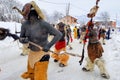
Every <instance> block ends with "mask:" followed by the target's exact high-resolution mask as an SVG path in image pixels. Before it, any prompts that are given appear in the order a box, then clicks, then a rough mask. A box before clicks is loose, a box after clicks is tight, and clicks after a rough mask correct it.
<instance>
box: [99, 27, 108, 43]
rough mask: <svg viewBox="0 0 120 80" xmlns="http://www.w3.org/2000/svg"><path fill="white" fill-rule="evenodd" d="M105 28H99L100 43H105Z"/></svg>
mask: <svg viewBox="0 0 120 80" xmlns="http://www.w3.org/2000/svg"><path fill="white" fill-rule="evenodd" d="M105 38H106V30H105V28H100V30H99V39H100V42H101V44H103V45H105Z"/></svg>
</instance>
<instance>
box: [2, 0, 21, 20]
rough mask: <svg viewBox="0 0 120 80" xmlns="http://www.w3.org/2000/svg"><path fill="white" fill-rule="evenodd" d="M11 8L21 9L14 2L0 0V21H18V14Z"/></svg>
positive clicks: (17, 3) (11, 0)
mask: <svg viewBox="0 0 120 80" xmlns="http://www.w3.org/2000/svg"><path fill="white" fill-rule="evenodd" d="M13 6H17V7H19V8H20V7H21V4H20V3H19V2H18V1H17V2H16V1H15V0H0V21H18V19H20V18H21V16H20V14H19V13H18V12H17V11H15V10H13V9H12V8H13Z"/></svg>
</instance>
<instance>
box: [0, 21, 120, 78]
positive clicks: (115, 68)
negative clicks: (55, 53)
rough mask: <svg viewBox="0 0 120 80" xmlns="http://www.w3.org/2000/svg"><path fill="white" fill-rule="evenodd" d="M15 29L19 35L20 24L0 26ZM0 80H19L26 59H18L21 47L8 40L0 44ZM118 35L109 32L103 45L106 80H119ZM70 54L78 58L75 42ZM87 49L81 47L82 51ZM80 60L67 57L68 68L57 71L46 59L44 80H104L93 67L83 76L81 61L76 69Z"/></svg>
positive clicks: (119, 43)
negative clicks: (45, 76)
mask: <svg viewBox="0 0 120 80" xmlns="http://www.w3.org/2000/svg"><path fill="white" fill-rule="evenodd" d="M15 26H16V27H17V31H20V26H21V24H20V23H15V22H0V27H5V28H8V29H10V31H11V32H12V33H15ZM0 44H1V46H0V68H1V71H0V80H22V78H21V77H20V75H21V74H22V73H23V72H24V71H26V66H27V56H21V55H20V54H21V52H22V50H21V47H22V44H20V43H19V42H18V41H13V39H12V38H10V37H7V38H6V39H5V40H2V41H0ZM119 45H120V31H118V30H115V32H112V34H111V39H110V40H106V45H103V48H104V51H105V52H104V54H103V58H104V60H105V65H106V69H107V71H108V73H109V74H110V79H109V80H120V70H119V68H120V64H119V63H120V53H119V52H120V46H119ZM72 46H73V50H69V49H68V48H67V51H68V52H71V53H76V54H80V55H81V53H82V47H83V45H82V44H79V41H78V40H74V41H73V43H72ZM86 47H87V45H86V46H85V48H86ZM85 57H87V50H86V49H85ZM79 60H80V57H74V56H70V59H69V62H68V66H66V67H63V68H62V67H59V66H58V63H54V62H53V59H52V58H50V61H49V67H48V80H106V79H104V78H102V77H101V76H100V73H99V69H98V68H97V66H95V69H94V71H93V72H83V71H82V70H81V69H82V67H83V66H84V65H85V64H86V61H85V59H84V61H83V64H82V65H81V66H80V65H79Z"/></svg>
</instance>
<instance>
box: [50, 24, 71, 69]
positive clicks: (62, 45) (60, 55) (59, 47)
mask: <svg viewBox="0 0 120 80" xmlns="http://www.w3.org/2000/svg"><path fill="white" fill-rule="evenodd" d="M64 26H65V25H64V24H63V23H62V22H60V23H59V24H58V29H59V31H60V32H61V33H62V34H63V36H62V38H61V39H60V40H59V41H58V42H57V43H56V44H55V50H54V52H55V53H53V54H52V58H54V62H58V61H59V62H60V63H59V66H60V67H64V66H66V65H67V62H68V60H69V55H68V54H66V53H65V52H66V41H65V30H64Z"/></svg>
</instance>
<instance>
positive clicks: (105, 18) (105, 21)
mask: <svg viewBox="0 0 120 80" xmlns="http://www.w3.org/2000/svg"><path fill="white" fill-rule="evenodd" d="M100 18H101V20H102V21H103V25H105V27H106V28H108V25H109V22H110V15H109V14H108V12H102V13H101V14H100Z"/></svg>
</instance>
